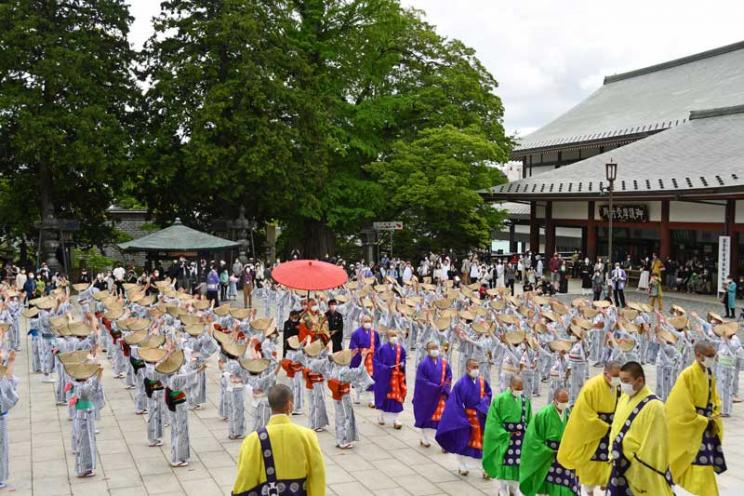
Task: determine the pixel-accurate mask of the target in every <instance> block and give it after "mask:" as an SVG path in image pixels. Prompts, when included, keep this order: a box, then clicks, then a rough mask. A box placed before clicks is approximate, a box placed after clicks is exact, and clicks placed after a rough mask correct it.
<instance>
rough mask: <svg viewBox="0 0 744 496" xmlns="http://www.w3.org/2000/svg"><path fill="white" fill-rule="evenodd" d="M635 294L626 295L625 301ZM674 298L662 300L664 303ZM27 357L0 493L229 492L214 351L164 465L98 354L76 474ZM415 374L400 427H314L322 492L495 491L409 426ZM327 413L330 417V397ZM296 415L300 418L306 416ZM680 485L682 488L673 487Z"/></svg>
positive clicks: (731, 478) (734, 467)
mask: <svg viewBox="0 0 744 496" xmlns="http://www.w3.org/2000/svg"><path fill="white" fill-rule="evenodd" d="M633 299H635V298H633V297H632V296H629V300H633ZM672 300H673V298H670V299H669V301H670V303H671V302H673V301H672ZM698 300H699V301H698V302H696V303H693V300H685V301H682V300H679V299H677V300H674V302H678V303H681V304H684V305H685V306H686V307H688V308H691V307H697V308H698V310H699V311H703V310H705V309H706V308H707V307H708V306H709V305H711V304H712V300H705V299H698ZM706 302H707V303H706ZM24 344H25V343H24ZM29 361H30V356H29V347H28V346H25V345H24V347H23V350H22V352H21V353H20V354H19V358H18V364H17V372H16V375H18V377H19V378H20V380H21V384H20V386H19V389H18V392H19V395H20V397H21V399H20V401H19V403H18V405H17V406H16V408H14V409H13V410H12V411H11V413H10V414H9V422H8V426H9V431H10V442H11V444H10V465H11V478H10V484H11V485H12V486H13V487H14V492H11V491H13V489H10V490H9V489H5V490H4V491H0V494H3V492H5V493H10V494H14V495H18V496H21V495H23V496H25V495H32V494H33V495H39V496H41V495H44V496H55V495H91V496H93V495H96V496H97V495H112V496H124V495H127V496H130V495H131V496H134V495H147V494H158V495H183V494H186V495H194V496H212V495H226V494H229V493H230V490H231V488H232V483H233V477H234V474H235V461H236V459H237V455H238V451H239V448H240V444H241V441H239V440H238V441H230V440H228V439H227V423H226V422H224V421H222V420H220V419H219V418H218V416H217V408H216V404H217V397H218V394H219V391H218V384H217V370H218V369H217V363H216V359H214V358H213V359H212V361H211V362H210V369H209V370H208V375H209V385H208V400H209V403H208V405H207V406H206V408H204V409H203V410H200V411H196V412H190V413H189V431H190V436H191V446H192V459H191V463H190V465H189V466H188V467H183V468H175V469H174V468H172V467H171V466H170V465H169V463H168V459H169V449H170V447H169V438H168V434H166V437H165V440H164V441H165V444H164V446H163V447H160V448H157V447H156V448H150V447H148V446H147V441H146V434H145V426H146V424H145V417H144V416H137V415H135V413H134V405H133V400H132V395H133V391H129V390H126V389H124V384H123V382H122V381H119V380H115V379H113V378H112V374H111V370H110V363H109V362H108V361H107V360H105V359H104V360H103V363H104V367H105V369H106V370H105V372H104V386H105V391H106V397H107V404H106V407H105V408H104V410H103V412H102V418H101V421H100V422H99V423H98V428H99V429H100V433H99V434H98V436H97V447H98V466H97V473H96V476H95V477H94V478H91V479H78V478H76V477H75V475H74V458H73V457H72V456H71V453H70V436H71V431H72V424H71V422H69V421H68V419H67V409H66V408H63V407H57V406H55V402H54V393H53V384H44V383H42V382H41V378H40V376H39V375H32V374H30V373H29ZM598 370H599V369H595V371H597V372H598ZM646 371H647V373H648V375H649V381H650V383H651V385H653V384H654V382H655V374H654V368H653V367H646ZM414 372H415V371H414V367H413V365H412V364H409V366H408V380H409V382H408V383H409V388H410V389H409V392H408V400H407V402H406V410H405V412H404V413H403V414H402V418H401V420H402V422H403V424H404V427H403V429H402V430H400V431H395V430H393V428H392V427H391V426H385V427H381V426H379V425H377V422H376V418H377V416H376V414H375V411H374V410H372V409H369V408H368V407H367V406H366V405H359V406H357V409H356V413H357V421H358V425H359V431H360V433H361V440H360V442H359V443H358V444H357V445H356V447H355V448H354V449H353V450H349V451H341V450H338V449H337V448H336V447H335V438H334V436H333V434H332V433H331V432H323V433H321V434H319V436H318V437H319V439H320V444H321V446H322V448H323V452H324V455H325V462H326V467H327V485H328V491H327V494H329V495H334V494H337V495H341V496H347V495H348V496H364V495H370V494H375V495H384V496H395V495H438V494H451V495H457V496H468V495H482V494H491V495H494V494H497V483H496V482H494V481H486V480H483V479H482V478H481V475H480V472H479V471H477V470H475V471H472V472H471V473H470V476H468V477H461V476H459V475H458V474H457V470H456V467H457V465H456V461H455V457H454V456H453V455H446V454H443V453H441V451H440V450H439V449H438V448H436V447H434V446H432V448H429V449H425V448H421V447H420V446H419V435H418V432H417V431H416V429H414V428H413V427H412V425H413V413H412V407H411V404H410V399H411V398H412V396H413V384H414V380H413V379H414V377H413V376H414ZM743 380H744V379H743ZM542 386H543V387H542V391H543V392H544V391H546V389H547V387H546V385H545V384H543V385H542ZM543 394H544V393H543ZM545 402H546V399H545V396H544V395H543V396H542V397H540V398H537V399H536V402H535V406H536V407H541V406H543V405H544V404H545ZM328 411H329V415H331V416H332V415H333V408H332V407H331V405H330V403H329V410H328ZM294 420H295V421H296V422H298V423H304V422H305V417H304V416H300V417H295V418H294ZM725 422H726V432H725V437H724V447H725V453H726V457H727V462H728V467H729V469H728V472H726V473H725V474H724V475H723V476H721V477H720V478H719V484H720V487H721V494H724V495H731V496H733V495H741V494H742V493H743V492H744V404H739V405H735V407H734V413H733V416H732V417H731V418H728V419H726V420H725ZM331 425H333V420H331ZM166 430H168V429H166ZM677 493H678V494H683V492H682V491H679V490H678V491H677Z"/></svg>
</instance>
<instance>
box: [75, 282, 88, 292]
mask: <svg viewBox="0 0 744 496" xmlns="http://www.w3.org/2000/svg"><path fill="white" fill-rule="evenodd" d="M89 287H90V283H89V282H81V283H78V284H73V285H72V289H74V290H75V291H77V292H78V293H82V292H83V291H85V290H86V289H88V288H89Z"/></svg>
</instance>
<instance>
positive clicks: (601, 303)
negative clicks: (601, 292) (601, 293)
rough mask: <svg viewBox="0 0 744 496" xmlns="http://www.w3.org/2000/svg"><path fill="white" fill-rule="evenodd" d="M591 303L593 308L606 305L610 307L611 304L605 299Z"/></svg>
mask: <svg viewBox="0 0 744 496" xmlns="http://www.w3.org/2000/svg"><path fill="white" fill-rule="evenodd" d="M592 305H593V306H594V307H595V308H607V307H611V306H612V303H610V302H609V301H607V300H597V301H593V302H592Z"/></svg>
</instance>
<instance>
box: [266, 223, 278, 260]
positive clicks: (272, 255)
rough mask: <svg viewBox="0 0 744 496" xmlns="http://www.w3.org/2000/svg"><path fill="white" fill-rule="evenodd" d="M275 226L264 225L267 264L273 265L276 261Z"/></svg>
mask: <svg viewBox="0 0 744 496" xmlns="http://www.w3.org/2000/svg"><path fill="white" fill-rule="evenodd" d="M277 237H278V236H277V226H276V224H270V223H266V258H267V260H268V263H270V264H273V263H274V262H275V261H276V238H277Z"/></svg>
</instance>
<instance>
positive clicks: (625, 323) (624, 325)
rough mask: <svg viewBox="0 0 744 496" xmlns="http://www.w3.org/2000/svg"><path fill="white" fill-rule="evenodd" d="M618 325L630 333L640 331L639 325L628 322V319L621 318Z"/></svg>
mask: <svg viewBox="0 0 744 496" xmlns="http://www.w3.org/2000/svg"><path fill="white" fill-rule="evenodd" d="M617 325H618V327H619V328H620V329H622V330H623V331H625V332H627V333H629V334H634V333H637V332H638V326H637V325H635V324H634V323H632V322H628V321H627V320H619V321H618V322H617Z"/></svg>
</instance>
